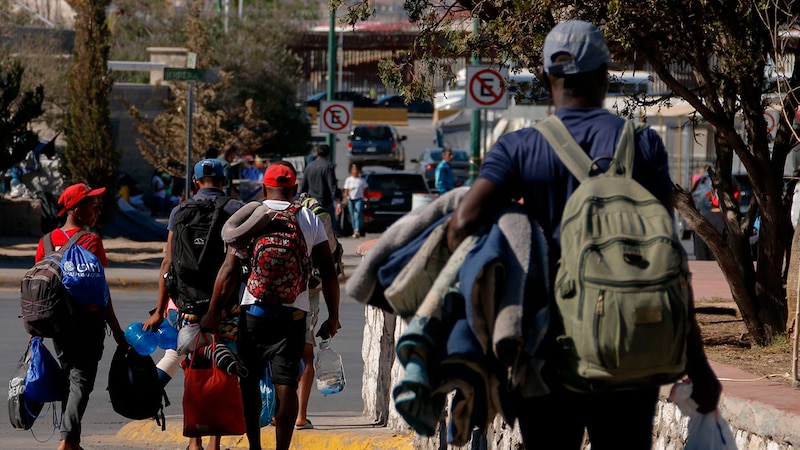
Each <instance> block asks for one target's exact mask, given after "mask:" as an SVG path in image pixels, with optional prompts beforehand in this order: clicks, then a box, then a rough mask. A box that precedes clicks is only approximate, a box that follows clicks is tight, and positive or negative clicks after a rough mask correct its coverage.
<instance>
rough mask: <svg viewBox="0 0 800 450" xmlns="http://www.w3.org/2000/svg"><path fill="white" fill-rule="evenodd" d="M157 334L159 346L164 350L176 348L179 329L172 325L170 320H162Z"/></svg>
mask: <svg viewBox="0 0 800 450" xmlns="http://www.w3.org/2000/svg"><path fill="white" fill-rule="evenodd" d="M156 335H158V346H159V347H161V348H163V349H164V350H167V349H172V350H175V348H176V347H177V346H178V330H176V329H175V327H173V326H172V325H170V323H169V322H168V321H166V320H162V321H161V326H160V327H158V331H157V332H156Z"/></svg>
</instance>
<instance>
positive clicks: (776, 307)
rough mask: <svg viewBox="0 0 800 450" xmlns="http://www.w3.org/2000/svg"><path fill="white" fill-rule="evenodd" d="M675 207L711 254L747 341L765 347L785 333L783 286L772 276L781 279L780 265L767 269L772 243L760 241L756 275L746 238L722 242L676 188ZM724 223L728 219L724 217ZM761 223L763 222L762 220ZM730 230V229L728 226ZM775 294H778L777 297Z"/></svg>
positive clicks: (733, 237) (771, 259) (686, 195)
mask: <svg viewBox="0 0 800 450" xmlns="http://www.w3.org/2000/svg"><path fill="white" fill-rule="evenodd" d="M675 206H676V208H677V209H678V211H679V212H680V214H681V215H682V216H683V217H684V219H685V220H686V222H687V223H688V224H689V226H691V228H692V229H693V230H694V232H695V233H697V234H698V235H699V236H700V237H701V238H702V239H703V241H704V242H705V243H706V244H707V245H708V246H709V248H710V249H711V251H712V252H713V253H714V256H715V259H716V261H717V264H718V265H719V267H720V269H721V270H722V274H723V275H724V276H725V279H726V280H727V281H728V284H729V285H730V287H731V294H732V295H733V300H734V301H735V302H736V305H737V306H738V307H739V312H740V313H741V314H742V320H743V321H744V324H745V326H746V327H747V330H748V332H749V334H750V338H751V342H752V343H753V344H754V345H758V346H763V345H767V344H769V343H770V342H771V341H772V339H773V338H774V337H775V335H776V334H777V333H780V332H783V331H785V317H784V316H783V314H782V313H781V312H780V309H781V307H782V305H785V301H784V300H785V295H784V294H783V283H776V282H775V279H774V277H775V275H774V274H776V273H777V274H779V275H778V279H779V280H780V279H781V276H780V274H781V273H782V272H781V266H780V264H778V265H777V267H770V266H772V265H775V264H774V261H775V259H776V258H775V257H774V252H773V253H770V251H771V249H772V248H773V247H774V244H775V242H772V243H769V241H768V237H765V240H764V242H762V245H763V246H764V247H763V248H760V249H759V253H760V254H761V255H762V257H761V259H760V260H763V261H764V264H763V265H760V266H759V267H760V269H761V270H759V271H758V272H756V271H755V269H754V267H753V262H752V256H751V254H750V251H749V249H745V247H744V246H745V245H749V243H748V244H745V243H744V241H745V240H747V239H748V238H747V237H746V236H743V235H742V233H738V234H733V233H732V234H729V239H728V242H726V241H725V240H724V239H723V238H722V236H721V235H720V234H719V232H718V231H717V230H716V229H715V228H714V226H713V225H711V223H709V222H708V220H706V219H705V218H704V217H703V216H702V215H701V214H700V212H699V211H698V210H697V209H696V208H695V207H694V202H693V201H692V198H691V196H690V194H689V193H688V192H685V191H683V190H682V189H681V188H680V187H676V189H675ZM726 220H730V219H729V218H727V217H726ZM762 220H766V217H765V218H764V219H762ZM730 229H732V228H730V227H729V230H730ZM763 229H764V226H763V225H762V230H763ZM773 239H774V237H773ZM776 241H777V239H776ZM781 248H782V247H781ZM776 285H777V286H776ZM776 292H779V294H777V295H778V297H776Z"/></svg>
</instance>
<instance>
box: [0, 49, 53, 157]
mask: <svg viewBox="0 0 800 450" xmlns="http://www.w3.org/2000/svg"><path fill="white" fill-rule="evenodd" d="M0 70H2V72H3V73H0V172H3V171H5V170H7V169H9V168H10V167H12V166H14V165H15V164H17V163H19V162H20V161H22V160H23V159H24V158H25V156H26V155H27V154H28V153H29V152H31V151H32V150H33V149H34V148H35V147H36V146H37V145H39V136H38V135H37V134H36V133H35V132H34V131H33V130H31V123H32V122H33V121H35V120H36V119H37V118H38V117H39V116H41V115H42V101H43V100H44V90H43V88H42V86H37V87H36V88H34V89H33V90H24V89H23V87H22V85H23V82H22V79H23V74H24V72H25V69H23V67H22V65H21V64H20V63H19V62H12V63H11V64H6V65H2V66H0Z"/></svg>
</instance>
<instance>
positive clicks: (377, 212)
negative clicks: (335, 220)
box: [340, 170, 430, 234]
mask: <svg viewBox="0 0 800 450" xmlns="http://www.w3.org/2000/svg"><path fill="white" fill-rule="evenodd" d="M362 176H363V177H364V179H365V180H366V181H367V190H366V192H365V194H364V195H365V196H366V200H365V202H364V211H363V215H362V218H361V230H360V231H364V232H381V231H383V230H385V229H386V227H388V226H389V225H391V224H393V223H395V222H396V221H397V220H398V219H400V218H401V217H403V216H404V215H405V214H407V213H408V212H409V211H411V207H412V206H413V205H412V200H413V196H414V194H430V190H429V189H428V183H426V182H425V179H424V178H423V177H422V175H420V174H418V173H414V172H406V171H389V170H384V171H365V172H363V173H362ZM340 225H341V228H342V232H343V233H345V234H347V231H348V230H352V226H351V225H350V214H349V212H348V211H347V207H344V208H343V212H342V216H341V221H340Z"/></svg>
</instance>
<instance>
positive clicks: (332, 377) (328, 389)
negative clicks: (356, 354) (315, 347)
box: [314, 339, 345, 395]
mask: <svg viewBox="0 0 800 450" xmlns="http://www.w3.org/2000/svg"><path fill="white" fill-rule="evenodd" d="M314 370H315V371H316V378H317V389H318V390H319V391H320V392H321V393H322V394H323V395H331V394H336V393H338V392H341V391H342V389H344V386H345V377H344V365H343V364H342V356H341V355H339V354H338V353H336V351H335V350H334V349H332V348H331V341H330V340H329V339H328V340H323V341H320V343H319V352H317V356H316V357H315V358H314Z"/></svg>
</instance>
